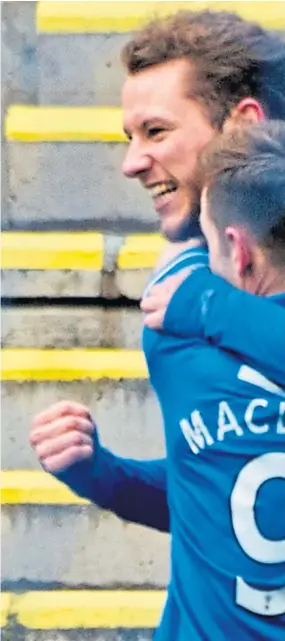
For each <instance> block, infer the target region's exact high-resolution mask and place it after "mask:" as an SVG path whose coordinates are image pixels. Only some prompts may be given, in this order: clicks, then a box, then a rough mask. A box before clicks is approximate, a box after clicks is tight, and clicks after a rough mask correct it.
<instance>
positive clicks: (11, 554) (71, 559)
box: [1, 470, 169, 627]
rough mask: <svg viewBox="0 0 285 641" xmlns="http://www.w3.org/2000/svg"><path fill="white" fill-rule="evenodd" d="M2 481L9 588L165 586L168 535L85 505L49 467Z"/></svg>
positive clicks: (14, 473)
mask: <svg viewBox="0 0 285 641" xmlns="http://www.w3.org/2000/svg"><path fill="white" fill-rule="evenodd" d="M1 478H2V492H1V494H2V498H1V502H2V508H1V512H2V528H1V532H2V587H3V589H4V590H13V591H14V590H23V589H31V588H32V587H39V586H40V587H41V588H43V589H46V588H49V587H50V586H53V587H67V588H74V587H76V586H78V587H84V586H85V587H89V588H91V587H100V588H104V587H105V588H108V587H109V588H110V587H117V586H119V585H120V586H122V587H131V586H133V587H134V586H141V587H149V586H155V587H161V586H163V587H164V586H165V585H166V582H167V580H168V559H169V537H168V536H167V535H165V534H162V533H159V532H155V531H152V530H150V529H148V528H143V527H141V526H138V525H132V524H128V523H123V522H122V521H120V520H119V519H118V518H117V517H115V516H114V515H112V514H110V513H108V512H104V511H101V510H100V509H98V508H97V507H96V506H94V505H92V504H85V502H84V501H83V500H81V499H79V498H78V497H76V496H75V495H73V494H72V493H70V492H68V490H67V489H66V488H65V487H64V486H63V485H62V484H61V483H58V482H56V481H55V480H54V479H53V478H52V477H50V476H49V475H48V474H45V473H44V472H38V471H34V472H32V471H30V470H29V471H28V470H25V471H15V470H14V471H3V472H2V473H1ZM126 559H128V562H127V563H126ZM142 627H143V626H142Z"/></svg>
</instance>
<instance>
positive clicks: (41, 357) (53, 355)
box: [1, 348, 147, 381]
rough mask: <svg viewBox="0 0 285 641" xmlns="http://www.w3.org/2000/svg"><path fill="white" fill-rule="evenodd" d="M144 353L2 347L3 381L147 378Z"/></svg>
mask: <svg viewBox="0 0 285 641" xmlns="http://www.w3.org/2000/svg"><path fill="white" fill-rule="evenodd" d="M146 376H147V369H146V364H145V360H144V355H143V353H142V352H141V351H140V350H128V349H88V348H85V349H81V348H80V349H79V348H78V349H52V350H49V349H8V348H7V349H3V350H2V371H1V378H2V380H3V381H72V380H80V379H91V380H98V379H101V378H109V379H113V380H119V379H137V378H146Z"/></svg>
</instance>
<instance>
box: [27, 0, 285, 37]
mask: <svg viewBox="0 0 285 641" xmlns="http://www.w3.org/2000/svg"><path fill="white" fill-rule="evenodd" d="M205 8H211V9H215V10H216V9H217V10H220V11H221V10H230V11H234V12H236V13H238V14H239V15H240V16H242V17H243V18H245V19H246V20H255V21H257V22H259V23H260V24H262V25H264V26H266V27H268V28H271V29H274V28H276V29H282V28H284V25H285V12H284V3H283V2H270V1H269V2H268V1H267V2H249V1H247V2H211V1H210V0H209V1H208V2H138V1H136V2H84V1H81V2H38V5H37V29H38V31H44V32H50V33H65V32H70V33H72V32H73V33H92V32H104V31H105V32H110V31H114V32H127V31H133V30H134V29H137V28H138V27H140V26H142V24H143V23H145V22H146V21H147V20H149V19H150V18H153V17H155V16H164V15H167V14H169V13H173V12H176V11H178V10H179V9H186V10H190V11H200V10H202V9H205Z"/></svg>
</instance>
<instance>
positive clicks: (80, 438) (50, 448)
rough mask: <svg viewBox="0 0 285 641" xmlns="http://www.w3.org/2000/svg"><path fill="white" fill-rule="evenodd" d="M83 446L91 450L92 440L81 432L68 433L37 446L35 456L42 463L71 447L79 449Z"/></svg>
mask: <svg viewBox="0 0 285 641" xmlns="http://www.w3.org/2000/svg"><path fill="white" fill-rule="evenodd" d="M83 445H89V446H90V448H91V449H92V446H93V441H92V438H91V437H90V436H88V435H87V434H84V433H83V432H68V433H67V434H62V435H61V436H58V437H57V438H53V439H46V440H45V441H42V442H41V443H40V444H39V445H38V446H37V455H38V458H39V460H40V461H41V463H44V462H45V461H46V459H48V458H49V457H50V456H54V455H56V454H61V453H62V452H63V451H67V450H68V449H69V448H72V447H76V448H81V447H82V446H83Z"/></svg>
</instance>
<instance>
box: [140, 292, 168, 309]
mask: <svg viewBox="0 0 285 641" xmlns="http://www.w3.org/2000/svg"><path fill="white" fill-rule="evenodd" d="M166 306H167V301H166V300H165V297H164V296H161V293H159V294H156V293H155V292H153V291H152V292H151V293H150V295H149V296H147V298H143V300H142V301H141V303H140V308H141V310H142V312H144V313H145V314H149V313H151V312H154V311H156V310H159V309H165V308H166Z"/></svg>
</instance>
